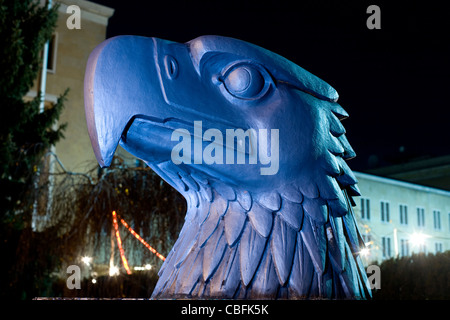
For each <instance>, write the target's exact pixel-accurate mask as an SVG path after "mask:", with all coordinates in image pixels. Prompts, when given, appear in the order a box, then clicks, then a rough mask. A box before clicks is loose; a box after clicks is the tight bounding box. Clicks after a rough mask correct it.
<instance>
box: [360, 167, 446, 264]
mask: <svg viewBox="0 0 450 320" xmlns="http://www.w3.org/2000/svg"><path fill="white" fill-rule="evenodd" d="M355 175H356V177H357V179H358V186H359V188H360V190H361V194H362V196H361V197H360V198H359V199H355V200H356V201H355V202H356V204H357V206H356V207H355V208H354V210H355V216H356V218H357V221H358V224H359V228H360V231H361V233H362V235H363V238H364V240H365V242H366V249H365V250H362V252H361V253H362V255H363V261H364V262H365V263H366V264H370V262H372V261H378V262H381V261H383V260H385V259H389V258H391V257H403V256H408V255H411V254H412V253H418V252H424V253H437V252H443V251H446V250H450V191H446V190H441V189H437V188H431V187H426V186H422V185H418V184H413V183H409V182H403V181H398V180H394V179H389V178H383V177H379V176H374V175H370V174H366V173H360V172H356V173H355Z"/></svg>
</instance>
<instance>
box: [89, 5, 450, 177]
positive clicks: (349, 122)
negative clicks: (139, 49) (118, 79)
mask: <svg viewBox="0 0 450 320" xmlns="http://www.w3.org/2000/svg"><path fill="white" fill-rule="evenodd" d="M93 2H97V3H100V4H104V5H106V6H109V7H112V8H115V9H116V11H115V13H114V16H113V17H112V18H111V19H110V20H109V27H108V31H107V37H108V38H109V37H112V36H115V35H123V34H134V35H143V36H149V37H158V38H163V39H168V40H173V41H178V42H186V41H188V40H190V39H192V38H195V37H197V36H200V35H205V34H217V35H223V36H230V37H234V38H238V39H242V40H246V41H249V42H251V43H254V44H257V45H260V46H262V47H264V48H266V49H269V50H271V51H274V52H276V53H278V54H280V55H282V56H284V57H286V58H288V59H290V60H292V61H294V62H295V63H297V64H298V65H300V66H301V67H303V68H305V69H306V70H308V71H310V72H312V73H313V74H315V75H317V76H318V77H320V78H322V79H323V80H325V81H326V82H328V83H329V84H331V85H332V86H333V87H334V88H335V89H336V90H337V91H338V92H339V94H340V99H339V103H340V104H341V105H342V106H343V107H344V108H345V109H346V110H347V111H348V113H349V114H350V117H349V118H348V119H346V120H345V121H344V126H345V127H346V129H347V137H348V140H349V141H350V143H351V144H352V146H353V148H354V149H355V151H356V153H357V155H358V156H357V157H356V158H355V159H352V160H351V161H350V163H349V165H350V166H351V167H352V169H354V170H359V171H364V170H366V169H368V168H370V167H373V166H374V165H378V166H379V165H385V164H390V163H398V162H399V161H404V160H405V159H410V158H417V157H429V156H439V155H446V154H450V133H449V127H450V126H449V122H450V121H449V119H450V108H449V107H450V103H449V98H448V96H449V95H450V80H449V77H450V73H449V71H450V44H449V40H450V36H449V34H450V33H449V31H450V27H449V20H450V19H448V13H447V11H446V10H445V9H444V7H441V6H439V5H437V4H433V2H430V1H427V2H424V1H422V2H421V3H419V2H414V1H389V2H388V1H371V2H368V1H334V2H331V1H317V0H316V1H289V2H287V1H281V0H278V1H244V0H242V1H232V2H230V1H168V0H166V1H160V2H159V3H158V2H156V1H132V0H128V1H123V0H122V1H108V0H96V1H93ZM393 2H395V4H394V3H393ZM370 4H376V5H378V6H379V7H380V8H381V30H369V29H368V28H367V27H366V20H367V18H368V17H369V14H367V13H366V9H367V7H368V6H369V5H370ZM401 147H402V148H401ZM400 150H403V152H400Z"/></svg>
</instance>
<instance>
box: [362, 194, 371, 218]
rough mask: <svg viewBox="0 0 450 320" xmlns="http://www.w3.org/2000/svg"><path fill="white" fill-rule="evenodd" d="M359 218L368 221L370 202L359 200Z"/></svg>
mask: <svg viewBox="0 0 450 320" xmlns="http://www.w3.org/2000/svg"><path fill="white" fill-rule="evenodd" d="M361 218H362V219H365V220H370V200H369V199H366V198H361Z"/></svg>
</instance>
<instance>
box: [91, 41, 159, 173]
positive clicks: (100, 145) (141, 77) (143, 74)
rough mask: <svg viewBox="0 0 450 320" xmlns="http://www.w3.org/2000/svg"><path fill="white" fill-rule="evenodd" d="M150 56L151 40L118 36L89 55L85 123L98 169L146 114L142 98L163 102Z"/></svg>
mask: <svg viewBox="0 0 450 320" xmlns="http://www.w3.org/2000/svg"><path fill="white" fill-rule="evenodd" d="M154 54H155V40H154V38H146V37H138V36H119V37H114V38H111V39H108V40H106V41H104V42H103V43H101V44H100V45H99V46H97V47H96V48H95V49H94V51H93V52H92V53H91V55H90V56H89V60H88V63H87V67H86V74H85V80H84V103H85V112H86V121H87V126H88V133H89V137H90V139H91V143H92V147H93V149H94V153H95V156H96V158H97V161H98V163H99V164H100V166H102V167H107V166H109V165H110V164H111V161H112V159H113V156H114V152H115V150H116V148H117V146H118V144H119V141H120V139H121V137H122V134H123V133H124V131H125V129H126V128H127V126H128V124H129V123H130V121H131V120H132V119H133V117H135V116H136V115H139V114H146V113H148V104H149V101H148V99H145V96H148V95H151V96H152V99H151V102H150V103H152V104H158V103H159V102H160V101H158V100H162V99H163V98H162V97H161V90H160V86H159V81H158V71H157V67H156V62H155V59H153V57H154ZM143 62H145V63H143ZM144 94H145V96H144Z"/></svg>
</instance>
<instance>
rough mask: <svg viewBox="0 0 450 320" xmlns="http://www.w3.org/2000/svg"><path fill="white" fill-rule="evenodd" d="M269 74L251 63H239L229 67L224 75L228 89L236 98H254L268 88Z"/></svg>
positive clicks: (223, 79)
mask: <svg viewBox="0 0 450 320" xmlns="http://www.w3.org/2000/svg"><path fill="white" fill-rule="evenodd" d="M267 77H268V75H267V74H263V72H262V71H261V70H260V68H258V67H256V66H253V65H250V64H239V65H235V66H233V67H231V68H230V69H228V70H227V71H226V72H225V74H224V76H223V77H222V79H221V80H222V82H223V83H224V85H225V88H226V89H227V91H228V92H229V93H230V94H232V95H233V96H235V97H236V98H240V99H246V100H253V99H256V98H259V97H261V96H263V95H264V94H265V93H266V92H267V90H268V88H269V82H268V81H266V78H267Z"/></svg>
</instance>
